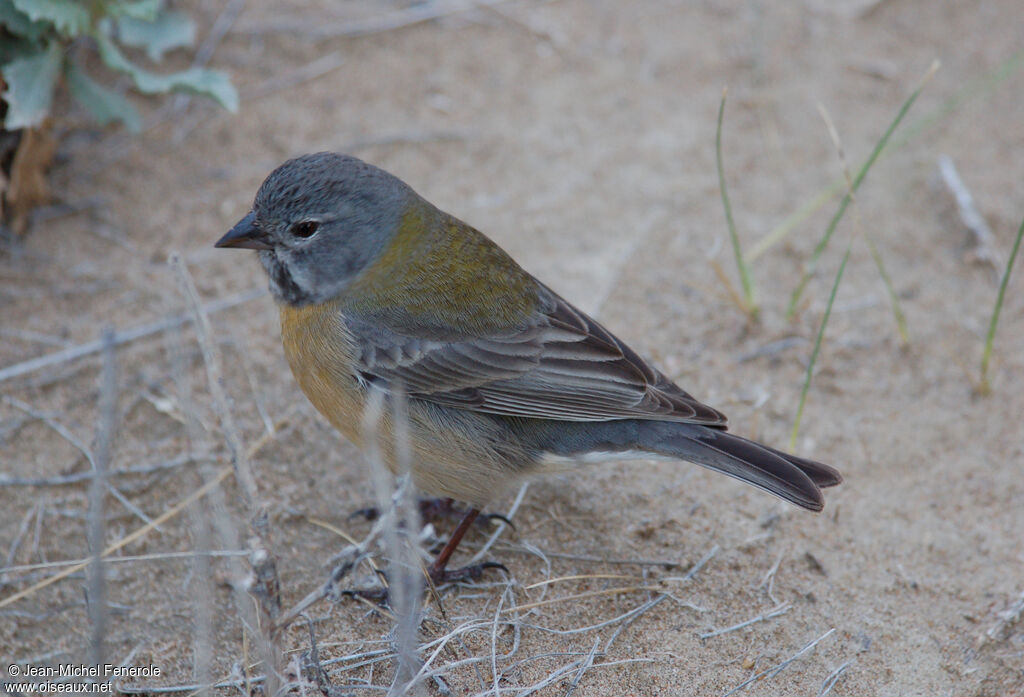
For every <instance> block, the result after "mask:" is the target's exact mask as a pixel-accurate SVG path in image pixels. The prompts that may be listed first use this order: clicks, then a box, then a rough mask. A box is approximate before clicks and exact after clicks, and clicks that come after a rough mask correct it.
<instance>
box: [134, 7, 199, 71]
mask: <svg viewBox="0 0 1024 697" xmlns="http://www.w3.org/2000/svg"><path fill="white" fill-rule="evenodd" d="M117 29H118V37H119V38H120V39H121V43H122V44H125V45H127V46H135V47H137V48H144V49H146V55H147V56H149V58H150V60H152V61H154V62H155V61H159V60H160V59H161V58H162V57H163V55H164V52H166V51H169V50H171V49H174V48H180V47H182V46H191V45H192V44H193V43H194V42H195V40H196V25H195V22H193V21H192V18H191V17H189V16H188V15H187V14H185V13H184V12H174V11H173V10H167V11H165V12H161V13H160V14H158V15H157V16H156V19H154V20H153V21H151V22H147V21H145V20H141V19H136V18H134V17H128V16H124V17H121V18H119V19H118V20H117Z"/></svg>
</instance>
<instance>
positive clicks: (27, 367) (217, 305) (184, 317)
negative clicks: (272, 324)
mask: <svg viewBox="0 0 1024 697" xmlns="http://www.w3.org/2000/svg"><path fill="white" fill-rule="evenodd" d="M266 293H267V291H266V290H265V289H263V288H253V289H250V290H247V291H244V292H242V293H236V294H235V295H229V296H228V297H226V298H221V299H220V300H213V301H211V302H208V303H206V304H204V305H203V306H202V311H203V314H205V315H212V314H214V313H217V312H221V311H222V310H226V309H228V308H231V307H235V306H236V305H241V304H242V303H247V302H249V301H250V300H255V299H256V298H259V297H262V296H264V295H266ZM190 319H191V316H190V315H188V314H184V313H183V314H180V315H174V316H172V317H168V318H166V319H162V320H158V321H156V322H151V323H150V324H145V325H143V326H141V327H135V328H132V329H125V330H124V331H119V332H115V334H114V338H113V341H114V345H115V346H121V345H122V344H127V343H129V342H132V341H137V340H138V339H142V338H144V337H147V336H151V335H153V334H159V333H160V332H165V331H167V330H168V329H173V328H174V327H180V326H181V325H183V324H185V323H186V322H188V321H189V320H190ZM102 350H103V341H102V340H98V341H90V342H88V343H85V344H79V345H78V346H72V347H70V348H67V349H65V350H63V351H57V352H55V353H50V354H47V355H45V356H40V357H39V358H33V359H31V360H28V361H24V362H22V363H15V364H14V365H9V366H7V367H6V368H0V382H4V381H5V380H10V379H12V378H16V377H21V376H22V375H27V374H28V373H34V372H35V371H37V370H41V369H42V368H48V367H50V366H54V365H60V364H61V363H67V362H68V361H73V360H75V359H78V358H82V357H83V356H89V355H92V354H94V353H99V352H100V351H102Z"/></svg>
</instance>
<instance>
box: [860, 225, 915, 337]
mask: <svg viewBox="0 0 1024 697" xmlns="http://www.w3.org/2000/svg"><path fill="white" fill-rule="evenodd" d="M865 237H866V238H867V240H868V247H869V248H870V249H871V256H872V257H873V258H874V260H875V266H877V267H878V274H879V275H880V276H881V277H882V283H884V284H885V290H886V292H887V293H888V294H889V305H890V306H891V307H892V314H893V318H894V319H895V320H896V330H897V331H898V332H899V333H900V346H903V347H906V346H909V345H910V332H908V331H907V317H906V315H904V314H903V307H902V306H901V305H900V299H899V296H897V295H896V289H895V288H893V285H892V277H891V276H889V272H888V271H887V270H886V268H885V262H884V261H883V260H882V253H881V252H879V251H878V247H877V246H876V245H875V241H874V239H872V238H871V235H865Z"/></svg>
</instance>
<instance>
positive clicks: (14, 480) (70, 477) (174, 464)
mask: <svg viewBox="0 0 1024 697" xmlns="http://www.w3.org/2000/svg"><path fill="white" fill-rule="evenodd" d="M213 461H214V458H213V456H212V455H194V454H191V453H186V454H184V455H179V456H177V457H175V458H172V459H170V460H166V461H164V462H158V463H156V464H153V465H136V466H135V467H125V468H123V469H117V470H107V473H106V478H107V479H108V480H109V479H111V478H113V477H122V476H124V475H128V474H152V473H154V472H161V471H163V470H167V469H176V468H178V467H181V466H182V465H186V464H189V463H192V462H213ZM95 476H96V473H95V472H94V471H93V470H89V471H87V472H75V473H74V474H65V475H62V476H60V477H12V476H11V475H9V474H2V473H0V486H64V485H65V484H77V483H78V482H84V481H88V480H90V479H93V478H94V477H95Z"/></svg>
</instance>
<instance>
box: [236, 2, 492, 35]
mask: <svg viewBox="0 0 1024 697" xmlns="http://www.w3.org/2000/svg"><path fill="white" fill-rule="evenodd" d="M501 2H507V0H447V1H442V0H437V1H436V2H430V3H420V4H418V5H411V6H410V7H408V8H406V9H404V10H398V11H396V12H388V13H386V14H382V15H378V16H376V17H370V18H368V19H361V20H348V21H340V22H330V21H320V22H317V23H315V24H311V23H309V22H306V21H303V20H296V21H291V22H264V23H262V24H253V25H251V26H242V27H239V28H238V29H236V30H235V31H236V32H237V33H239V34H250V35H260V34H277V33H293V34H302V35H304V36H306V37H308V38H311V39H328V38H337V37H354V36H366V35H369V34H380V33H382V32H386V31H392V30H394V29H402V28H404V27H411V26H413V25H416V24H422V23H423V22H429V21H431V20H435V19H440V18H442V17H448V16H451V15H454V14H459V13H462V12H467V11H469V10H475V9H477V8H480V7H489V6H491V5H497V4H499V3H501Z"/></svg>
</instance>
